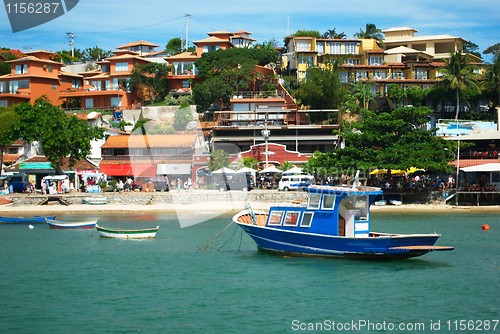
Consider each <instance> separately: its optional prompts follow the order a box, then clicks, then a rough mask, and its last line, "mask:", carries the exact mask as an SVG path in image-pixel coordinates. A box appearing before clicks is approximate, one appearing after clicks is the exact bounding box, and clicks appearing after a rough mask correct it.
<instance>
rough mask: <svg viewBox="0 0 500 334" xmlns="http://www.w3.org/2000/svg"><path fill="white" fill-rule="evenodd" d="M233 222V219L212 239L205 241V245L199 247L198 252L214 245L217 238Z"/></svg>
mask: <svg viewBox="0 0 500 334" xmlns="http://www.w3.org/2000/svg"><path fill="white" fill-rule="evenodd" d="M231 224H233V221H231V222H230V223H229V224H228V225H227V226H226V227H224V228H223V229H222V230H221V231H219V232H218V233H217V234H216V235H214V236H213V237H212V238H211V239H210V240H208V241H207V242H205V243H204V244H203V246H201V247H200V248H198V250H197V252H204V251H205V250H207V248H208V247H210V245H212V244H213V243H214V242H215V240H217V239H218V238H219V237H220V236H221V235H222V234H223V233H224V232H226V230H227V229H228V228H229V226H231Z"/></svg>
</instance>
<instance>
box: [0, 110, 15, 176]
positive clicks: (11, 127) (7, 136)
mask: <svg viewBox="0 0 500 334" xmlns="http://www.w3.org/2000/svg"><path fill="white" fill-rule="evenodd" d="M18 138H19V115H17V114H16V111H15V110H14V108H13V107H0V175H2V171H3V168H1V167H2V166H3V152H4V150H5V148H6V147H7V146H9V145H12V143H14V141H15V140H17V139H18Z"/></svg>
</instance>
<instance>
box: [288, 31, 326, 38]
mask: <svg viewBox="0 0 500 334" xmlns="http://www.w3.org/2000/svg"><path fill="white" fill-rule="evenodd" d="M292 36H295V37H314V38H321V34H320V33H319V31H317V30H297V32H296V33H295V34H293V35H292Z"/></svg>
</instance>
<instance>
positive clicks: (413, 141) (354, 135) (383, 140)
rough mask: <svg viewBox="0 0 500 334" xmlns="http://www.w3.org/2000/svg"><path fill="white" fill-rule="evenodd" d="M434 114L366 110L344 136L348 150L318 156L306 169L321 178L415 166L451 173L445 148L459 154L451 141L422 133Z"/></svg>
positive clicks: (418, 110)
mask: <svg viewBox="0 0 500 334" xmlns="http://www.w3.org/2000/svg"><path fill="white" fill-rule="evenodd" d="M429 113H430V110H429V109H428V108H426V107H420V108H399V109H395V110H393V111H392V112H390V113H380V114H376V113H375V112H372V111H366V110H362V111H361V114H362V120H361V121H360V122H355V123H353V124H352V127H353V128H354V129H355V130H353V131H352V132H349V133H340V132H338V134H339V135H341V136H342V137H343V138H344V139H345V141H346V146H345V148H344V149H336V150H334V151H333V152H327V153H319V152H317V153H316V154H315V156H314V157H312V158H311V159H310V160H309V161H308V163H307V164H306V165H305V167H306V170H308V171H309V172H313V173H318V174H336V173H342V171H340V172H339V170H338V168H341V169H349V168H351V169H352V170H356V169H363V168H364V169H375V168H384V169H407V168H410V167H413V166H417V167H419V168H424V169H426V170H447V169H449V166H448V162H449V161H452V160H454V158H453V157H452V156H450V155H449V154H446V151H445V150H444V149H445V148H448V149H450V150H455V149H456V148H455V147H454V146H453V145H456V143H452V142H450V141H445V140H444V139H443V138H440V137H435V136H433V135H432V131H430V130H429V131H427V130H425V131H423V130H419V129H418V127H419V126H420V125H422V124H424V123H426V122H428V118H427V115H428V114H429Z"/></svg>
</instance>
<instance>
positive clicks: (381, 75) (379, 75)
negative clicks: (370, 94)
mask: <svg viewBox="0 0 500 334" xmlns="http://www.w3.org/2000/svg"><path fill="white" fill-rule="evenodd" d="M373 79H374V80H376V79H387V71H373Z"/></svg>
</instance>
